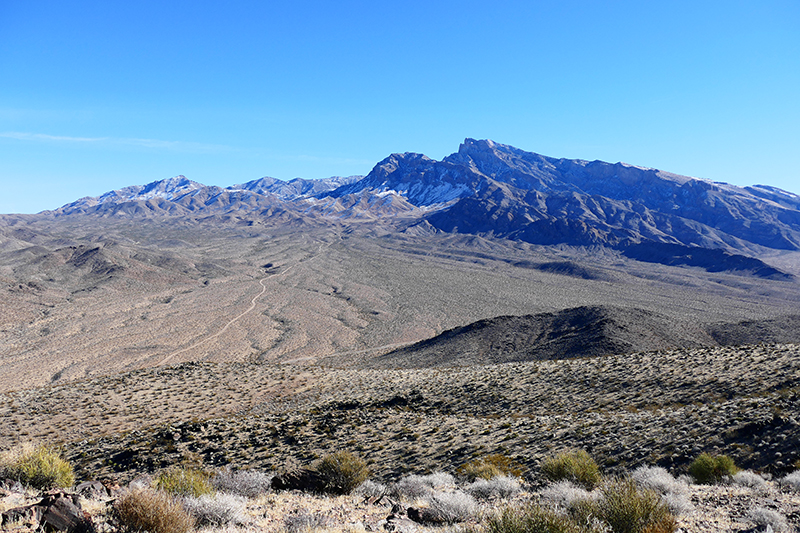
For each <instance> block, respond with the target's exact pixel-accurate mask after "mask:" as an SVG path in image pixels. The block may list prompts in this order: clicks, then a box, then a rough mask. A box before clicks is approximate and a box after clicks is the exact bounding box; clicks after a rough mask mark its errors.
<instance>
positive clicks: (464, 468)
mask: <svg viewBox="0 0 800 533" xmlns="http://www.w3.org/2000/svg"><path fill="white" fill-rule="evenodd" d="M456 472H457V473H458V474H460V475H462V476H464V477H466V478H467V479H468V480H469V481H474V480H476V479H492V478H495V477H499V476H513V477H519V476H521V475H522V467H521V466H519V465H518V464H517V463H515V462H514V461H513V460H511V459H510V458H509V457H506V456H505V455H502V454H499V453H497V454H493V455H487V456H486V457H478V458H476V459H473V460H472V461H470V462H468V463H466V464H463V465H461V466H460V467H458V470H457V471H456Z"/></svg>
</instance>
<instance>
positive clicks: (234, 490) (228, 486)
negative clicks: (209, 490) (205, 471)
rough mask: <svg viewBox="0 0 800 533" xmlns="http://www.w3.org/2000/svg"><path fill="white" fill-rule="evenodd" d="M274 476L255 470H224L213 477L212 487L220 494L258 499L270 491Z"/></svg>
mask: <svg viewBox="0 0 800 533" xmlns="http://www.w3.org/2000/svg"><path fill="white" fill-rule="evenodd" d="M272 477H273V476H272V475H271V474H266V473H264V472H257V471H254V470H236V471H232V470H229V469H226V470H222V471H220V472H217V473H216V474H214V476H212V477H211V479H210V481H211V486H212V487H213V488H214V490H216V491H219V492H227V493H228V494H238V495H239V496H244V497H245V498H256V497H258V496H260V495H261V494H264V493H265V492H269V490H270V482H271V481H272Z"/></svg>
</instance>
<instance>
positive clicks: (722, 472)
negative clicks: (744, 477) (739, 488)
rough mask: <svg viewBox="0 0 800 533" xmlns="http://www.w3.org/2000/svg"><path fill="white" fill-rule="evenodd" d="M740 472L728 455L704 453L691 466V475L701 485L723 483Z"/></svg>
mask: <svg viewBox="0 0 800 533" xmlns="http://www.w3.org/2000/svg"><path fill="white" fill-rule="evenodd" d="M738 471H739V469H738V468H737V467H736V465H735V464H734V462H733V459H731V458H730V457H728V456H727V455H711V454H708V453H702V454H700V455H699V456H698V457H697V458H696V459H695V460H694V461H692V464H691V465H689V475H690V476H692V478H694V480H695V482H697V483H699V484H701V485H713V484H716V483H721V482H722V481H723V480H724V479H725V478H730V477H732V476H733V475H734V474H735V473H736V472H738Z"/></svg>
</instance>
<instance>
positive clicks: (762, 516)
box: [747, 507, 791, 533]
mask: <svg viewBox="0 0 800 533" xmlns="http://www.w3.org/2000/svg"><path fill="white" fill-rule="evenodd" d="M747 518H748V519H750V520H752V521H753V522H755V524H756V526H758V527H759V528H765V529H767V528H768V527H771V528H772V531H774V532H775V533H787V532H789V531H791V529H790V528H789V523H788V522H786V518H785V517H784V516H783V515H782V514H780V513H779V512H777V511H773V510H771V509H767V508H765V507H756V508H755V509H751V510H750V511H749V512H748V513H747Z"/></svg>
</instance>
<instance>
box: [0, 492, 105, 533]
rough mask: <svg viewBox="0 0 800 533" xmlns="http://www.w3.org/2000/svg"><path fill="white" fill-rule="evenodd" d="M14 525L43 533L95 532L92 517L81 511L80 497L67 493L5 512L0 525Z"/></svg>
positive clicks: (44, 498)
mask: <svg viewBox="0 0 800 533" xmlns="http://www.w3.org/2000/svg"><path fill="white" fill-rule="evenodd" d="M13 523H23V524H28V525H31V526H34V527H36V528H37V529H41V530H43V531H64V532H66V533H94V531H95V526H94V523H93V522H92V519H91V517H90V516H89V514H88V513H86V512H84V511H83V510H82V509H81V504H80V498H79V496H78V495H77V494H69V493H66V492H54V493H49V494H46V495H45V496H44V497H43V498H42V500H41V501H39V502H38V503H35V504H33V505H28V506H24V507H17V508H14V509H9V510H8V511H6V512H4V513H3V514H2V520H1V523H0V525H2V526H6V525H7V524H13Z"/></svg>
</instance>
